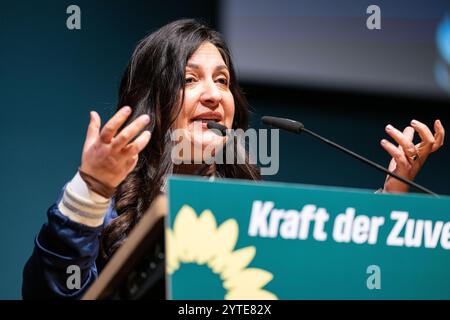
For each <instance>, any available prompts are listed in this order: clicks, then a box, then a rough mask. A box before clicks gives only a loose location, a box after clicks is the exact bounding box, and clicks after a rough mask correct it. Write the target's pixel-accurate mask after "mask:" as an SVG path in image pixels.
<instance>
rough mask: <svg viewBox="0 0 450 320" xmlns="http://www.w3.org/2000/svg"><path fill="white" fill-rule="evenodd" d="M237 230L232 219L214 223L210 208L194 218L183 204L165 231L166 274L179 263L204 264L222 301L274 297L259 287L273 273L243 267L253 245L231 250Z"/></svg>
mask: <svg viewBox="0 0 450 320" xmlns="http://www.w3.org/2000/svg"><path fill="white" fill-rule="evenodd" d="M238 231H239V228H238V224H237V222H236V220H234V219H229V220H227V221H225V222H224V223H222V224H221V225H220V226H217V222H216V219H215V218H214V215H213V214H212V212H211V211H210V210H205V211H203V212H202V213H201V215H200V216H199V217H197V214H196V213H195V211H194V209H192V208H191V207H189V206H187V205H185V206H183V207H182V208H181V209H180V211H179V212H178V215H177V216H176V219H175V221H174V225H173V231H172V230H170V229H167V230H166V247H167V248H166V251H167V257H166V258H167V273H168V274H170V275H172V274H174V273H175V272H176V271H177V270H178V269H180V267H182V264H183V263H194V264H197V265H200V266H202V265H206V266H208V268H209V269H210V270H211V271H212V272H213V273H215V274H217V275H218V276H219V277H220V279H221V281H222V286H223V288H224V289H225V291H226V293H225V297H224V298H225V299H226V300H235V299H258V300H269V299H270V300H273V299H277V296H276V295H274V294H273V293H271V292H269V291H267V290H264V289H263V287H264V286H265V285H266V284H267V283H269V282H270V281H271V280H272V279H273V275H272V274H271V273H270V272H267V271H265V270H262V269H258V268H247V266H248V265H249V264H250V262H251V261H252V260H253V258H254V257H255V254H256V248H255V247H254V246H249V247H245V248H242V249H238V250H234V247H235V245H236V242H237V239H238Z"/></svg>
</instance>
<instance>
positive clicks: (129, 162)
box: [125, 154, 139, 171]
mask: <svg viewBox="0 0 450 320" xmlns="http://www.w3.org/2000/svg"><path fill="white" fill-rule="evenodd" d="M138 160H139V155H137V154H136V155H134V156H132V157H131V158H130V159H128V160H127V162H126V163H125V165H126V166H127V168H128V171H131V170H133V169H134V167H135V166H136V164H137V162H138Z"/></svg>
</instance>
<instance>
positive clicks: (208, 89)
mask: <svg viewBox="0 0 450 320" xmlns="http://www.w3.org/2000/svg"><path fill="white" fill-rule="evenodd" d="M221 100H222V93H221V92H220V90H219V88H217V86H216V84H215V83H214V81H212V80H210V81H206V82H205V84H204V86H203V92H202V94H201V96H200V101H201V103H202V104H203V105H204V106H205V107H208V108H211V109H215V108H217V107H218V106H219V104H220V101H221Z"/></svg>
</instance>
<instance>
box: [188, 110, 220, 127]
mask: <svg viewBox="0 0 450 320" xmlns="http://www.w3.org/2000/svg"><path fill="white" fill-rule="evenodd" d="M191 121H192V122H201V123H202V125H206V124H207V123H208V122H209V121H214V122H216V123H220V122H221V121H222V115H221V114H220V113H219V112H213V111H211V112H205V113H202V114H199V115H196V116H195V117H193V118H192V119H191Z"/></svg>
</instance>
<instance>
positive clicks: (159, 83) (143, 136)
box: [22, 20, 444, 299]
mask: <svg viewBox="0 0 450 320" xmlns="http://www.w3.org/2000/svg"><path fill="white" fill-rule="evenodd" d="M206 121H215V122H217V123H219V124H221V125H223V126H225V127H226V128H229V129H243V130H246V129H247V127H248V121H249V110H248V105H247V103H246V100H245V97H244V96H243V94H242V92H241V90H240V87H239V85H238V83H237V79H236V75H235V71H234V69H233V63H232V61H231V57H230V53H229V50H228V48H227V46H226V44H225V42H224V40H223V39H222V36H221V35H220V34H219V33H218V32H216V31H214V30H212V29H210V28H209V27H207V26H204V25H202V24H200V23H198V22H197V21H195V20H179V21H175V22H172V23H170V24H168V25H166V26H164V27H162V28H160V29H159V30H157V31H156V32H154V33H152V34H151V35H149V36H147V37H146V38H144V39H143V40H142V41H141V42H140V43H139V44H138V46H137V47H136V49H135V51H134V53H133V55H132V57H131V59H130V62H129V64H128V67H127V69H126V71H125V74H124V76H123V78H122V81H121V84H120V89H119V99H118V111H117V112H116V114H115V115H114V116H113V117H112V118H111V119H109V121H107V122H106V124H104V125H103V126H102V124H101V119H100V117H99V115H98V114H97V113H96V112H95V111H93V112H91V114H90V123H89V126H88V129H87V134H86V139H85V143H84V147H83V152H82V157H81V165H80V167H79V170H78V172H77V173H76V174H75V176H74V178H73V179H72V180H71V181H70V182H68V183H67V184H66V185H65V186H64V188H63V190H62V192H61V194H60V195H59V197H58V199H57V201H56V203H55V204H54V205H52V206H51V207H50V208H49V209H48V212H47V217H48V221H47V223H45V224H44V225H43V227H42V229H41V230H40V232H39V234H38V236H37V237H36V239H35V247H34V250H33V253H32V256H31V257H30V258H29V260H28V262H27V263H26V265H25V268H24V273H23V287H22V295H23V298H25V299H33V298H39V299H42V298H69V299H77V298H81V297H82V295H83V294H84V293H85V292H86V290H87V289H88V288H89V286H90V285H91V284H92V283H93V282H94V281H95V279H96V278H97V276H98V273H99V272H100V271H101V269H102V268H103V266H104V265H105V263H106V262H107V261H108V259H109V258H110V257H111V256H112V255H113V254H114V252H115V251H116V250H117V249H118V248H119V247H120V245H121V244H122V243H123V241H124V240H125V239H126V238H127V235H128V234H129V233H130V231H131V230H132V228H133V227H134V226H135V225H136V224H137V223H138V221H139V219H140V217H141V216H142V215H143V213H144V212H145V211H146V210H147V209H148V208H149V206H150V205H151V203H152V201H153V200H154V199H155V197H156V196H157V195H158V194H160V193H161V192H164V191H165V183H166V180H167V177H168V176H169V175H170V174H173V173H181V174H199V172H202V174H203V175H208V176H218V177H224V178H238V179H249V180H259V179H260V174H259V170H258V168H257V167H256V166H254V165H251V164H250V163H249V162H248V156H244V159H246V162H245V163H242V164H238V162H234V163H231V164H211V165H208V166H206V170H199V169H200V167H202V166H203V167H205V165H204V164H175V163H174V161H173V159H172V149H173V145H174V143H173V141H172V139H171V132H173V130H176V129H183V130H184V131H185V132H187V137H186V138H187V139H188V141H190V142H191V143H192V144H196V143H200V145H201V147H202V148H206V147H207V146H208V145H210V144H216V145H222V146H223V145H224V141H225V139H224V138H223V137H221V136H219V135H215V134H212V133H211V131H209V130H208V128H207V127H206V126H205V125H202V126H201V130H194V127H195V124H198V123H199V122H200V123H204V122H206ZM386 131H387V133H388V134H389V135H390V136H391V137H392V138H393V139H394V140H395V141H396V142H397V143H398V146H395V145H394V144H392V143H390V142H389V141H387V140H385V139H383V140H382V141H381V145H382V147H383V148H384V149H385V150H386V151H387V152H388V153H389V154H390V155H391V156H392V161H391V163H390V167H389V169H390V170H391V171H394V172H395V173H397V174H399V175H401V176H403V177H405V178H408V179H414V177H415V176H416V174H417V172H418V171H419V170H420V168H421V167H422V165H423V164H424V162H425V161H426V159H427V157H428V155H429V154H430V153H431V152H434V151H436V150H437V149H438V148H439V147H441V146H442V144H443V140H444V128H443V126H442V124H441V123H440V122H439V120H436V122H435V124H434V131H435V133H434V134H433V133H432V132H431V130H430V129H429V128H428V127H427V126H426V125H425V124H423V123H420V122H418V121H415V120H413V121H412V122H411V126H408V127H406V128H405V129H404V130H403V131H400V130H397V129H396V128H394V127H392V126H387V127H386ZM415 132H417V133H418V134H419V136H420V137H421V141H420V143H418V144H416V145H414V144H413V137H414V134H415ZM383 191H384V192H407V191H408V187H407V186H406V185H405V184H403V183H402V182H400V181H398V180H396V179H393V178H391V177H388V178H387V179H386V181H385V184H384V189H383ZM70 265H77V266H79V267H80V270H81V285H80V288H79V289H68V287H67V285H66V281H67V273H66V271H67V268H68V267H69V266H70Z"/></svg>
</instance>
